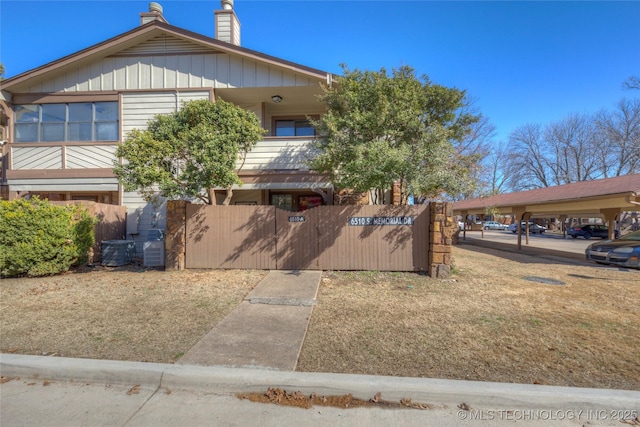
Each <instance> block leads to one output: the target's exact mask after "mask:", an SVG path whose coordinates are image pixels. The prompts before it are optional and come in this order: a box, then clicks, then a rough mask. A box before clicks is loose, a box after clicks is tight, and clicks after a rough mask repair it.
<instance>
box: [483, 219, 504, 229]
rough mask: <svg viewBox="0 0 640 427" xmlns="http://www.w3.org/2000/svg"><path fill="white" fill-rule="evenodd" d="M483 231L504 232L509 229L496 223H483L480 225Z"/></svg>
mask: <svg viewBox="0 0 640 427" xmlns="http://www.w3.org/2000/svg"><path fill="white" fill-rule="evenodd" d="M482 224H483V225H484V229H485V230H506V229H507V228H509V226H508V225H506V224H501V223H499V222H498V221H485V222H483V223H482Z"/></svg>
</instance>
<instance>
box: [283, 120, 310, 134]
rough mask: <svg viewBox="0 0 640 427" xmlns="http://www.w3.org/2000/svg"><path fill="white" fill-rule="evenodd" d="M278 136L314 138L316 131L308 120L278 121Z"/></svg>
mask: <svg viewBox="0 0 640 427" xmlns="http://www.w3.org/2000/svg"><path fill="white" fill-rule="evenodd" d="M275 129H276V136H314V135H315V134H316V131H315V129H314V128H313V126H311V123H309V121H308V120H304V119H300V120H276V126H275Z"/></svg>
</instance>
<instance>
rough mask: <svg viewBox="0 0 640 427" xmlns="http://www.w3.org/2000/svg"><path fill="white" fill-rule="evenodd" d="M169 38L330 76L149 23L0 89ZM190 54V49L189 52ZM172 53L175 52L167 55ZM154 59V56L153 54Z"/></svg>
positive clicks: (21, 76) (20, 76)
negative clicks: (159, 39)
mask: <svg viewBox="0 0 640 427" xmlns="http://www.w3.org/2000/svg"><path fill="white" fill-rule="evenodd" d="M163 35H164V36H169V37H173V38H177V39H181V40H184V41H186V42H188V43H192V44H194V45H198V46H201V47H202V50H203V51H206V52H208V53H227V54H235V55H240V56H243V57H245V58H249V59H253V60H255V61H259V62H262V63H265V64H269V65H272V66H275V67H279V68H282V69H285V70H289V71H293V72H296V73H300V74H304V75H306V76H308V77H310V78H315V79H318V80H321V81H326V82H327V84H331V82H332V79H333V76H332V75H331V74H330V73H328V72H325V71H322V70H318V69H315V68H311V67H307V66H304V65H300V64H296V63H294V62H291V61H287V60H284V59H281V58H276V57H274V56H270V55H267V54H264V53H261V52H257V51H254V50H251V49H247V48H244V47H241V46H237V45H234V44H230V43H226V42H223V41H220V40H217V39H215V38H211V37H208V36H204V35H202V34H198V33H195V32H192V31H189V30H185V29H183V28H179V27H175V26H173V25H170V24H168V23H164V22H160V21H151V22H149V23H147V24H144V25H141V26H139V27H136V28H134V29H133V30H131V31H128V32H126V33H123V34H120V35H118V36H115V37H112V38H110V39H108V40H105V41H103V42H101V43H98V44H95V45H93V46H90V47H88V48H86V49H83V50H81V51H78V52H76V53H73V54H71V55H67V56H65V57H63V58H60V59H58V60H56V61H53V62H50V63H48V64H45V65H42V66H40V67H37V68H34V69H32V70H29V71H26V72H24V73H21V74H18V75H16V76H14V77H11V78H8V79H6V80H4V81H2V82H1V83H0V88H1V89H2V90H6V91H9V92H13V91H16V90H19V89H20V88H21V87H25V86H28V85H31V84H33V83H35V82H37V81H39V80H42V79H45V78H47V76H48V75H50V73H52V72H61V71H64V70H67V69H69V68H73V67H77V66H78V65H81V64H84V63H88V62H91V61H94V60H96V59H99V58H104V57H107V56H111V55H117V54H121V53H123V52H124V53H126V51H127V49H132V48H134V47H135V46H136V45H140V44H141V43H145V42H148V41H150V40H153V39H154V38H156V37H161V36H163ZM189 50H190V51H192V49H189ZM167 53H176V52H167ZM156 55H157V52H156Z"/></svg>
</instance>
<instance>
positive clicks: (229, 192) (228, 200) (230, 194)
mask: <svg viewBox="0 0 640 427" xmlns="http://www.w3.org/2000/svg"><path fill="white" fill-rule="evenodd" d="M232 197H233V190H232V189H231V186H229V187H227V197H225V198H224V202H222V206H229V203H231V198H232Z"/></svg>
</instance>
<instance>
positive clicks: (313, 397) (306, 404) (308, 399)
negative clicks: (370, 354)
mask: <svg viewBox="0 0 640 427" xmlns="http://www.w3.org/2000/svg"><path fill="white" fill-rule="evenodd" d="M236 396H237V397H238V398H239V399H243V400H249V401H251V402H257V403H273V404H276V405H284V406H294V407H298V408H305V409H309V408H311V407H313V406H333V407H336V408H343V409H349V408H362V407H380V408H395V409H400V408H404V409H430V408H432V406H430V405H426V404H422V403H413V402H412V401H411V399H408V398H403V399H401V400H400V402H399V403H398V402H390V401H386V400H383V399H382V393H381V392H377V393H376V394H375V396H373V397H372V398H371V399H369V400H363V399H358V398H356V397H353V395H352V394H345V395H342V396H323V395H318V394H316V393H311V394H310V395H308V396H307V395H305V394H303V393H302V392H300V391H295V392H288V391H286V390H283V389H281V388H269V389H267V391H266V392H265V393H238V394H237V395H236Z"/></svg>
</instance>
